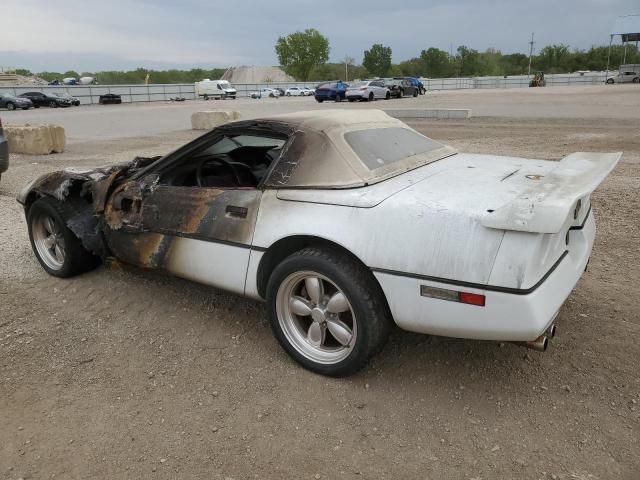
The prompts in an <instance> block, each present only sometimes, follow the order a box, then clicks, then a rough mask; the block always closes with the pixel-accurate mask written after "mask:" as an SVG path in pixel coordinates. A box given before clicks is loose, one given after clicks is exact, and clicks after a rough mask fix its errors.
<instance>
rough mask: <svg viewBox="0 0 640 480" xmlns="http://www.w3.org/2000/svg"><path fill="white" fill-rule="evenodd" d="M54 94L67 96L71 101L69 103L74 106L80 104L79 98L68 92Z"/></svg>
mask: <svg viewBox="0 0 640 480" xmlns="http://www.w3.org/2000/svg"><path fill="white" fill-rule="evenodd" d="M54 95H57V96H58V97H62V98H68V99H69V100H70V101H71V105H74V106H76V107H77V106H79V105H80V99H79V98H76V97H72V96H71V95H69V94H68V93H66V92H65V93H54Z"/></svg>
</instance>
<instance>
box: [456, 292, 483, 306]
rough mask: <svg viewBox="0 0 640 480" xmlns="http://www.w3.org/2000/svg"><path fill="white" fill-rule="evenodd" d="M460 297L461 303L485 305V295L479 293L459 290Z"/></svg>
mask: <svg viewBox="0 0 640 480" xmlns="http://www.w3.org/2000/svg"><path fill="white" fill-rule="evenodd" d="M458 299H459V300H460V303H466V304H468V305H477V306H478V307H484V302H485V296H484V295H479V294H477V293H468V292H458Z"/></svg>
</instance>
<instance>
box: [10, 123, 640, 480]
mask: <svg viewBox="0 0 640 480" xmlns="http://www.w3.org/2000/svg"><path fill="white" fill-rule="evenodd" d="M418 127H419V128H420V129H421V130H422V131H424V132H426V133H427V134H429V135H430V136H432V137H434V138H436V139H439V140H443V141H446V142H448V143H450V144H452V145H454V146H456V147H458V148H459V149H461V150H465V151H471V152H490V153H499V154H509V155H521V156H531V157H535V158H544V159H559V158H560V157H562V156H563V155H565V154H567V153H570V152H572V151H579V150H593V151H618V150H624V152H625V154H624V157H623V160H622V161H621V163H620V164H619V165H618V167H617V168H616V170H615V171H614V172H613V173H612V175H611V176H610V177H609V178H608V179H607V180H606V181H605V183H604V184H603V185H602V186H601V187H600V188H599V190H598V191H597V192H596V193H595V194H594V196H593V197H592V198H593V206H594V210H595V213H596V216H597V220H598V222H599V223H598V228H599V230H598V237H597V241H596V246H595V250H594V253H593V256H592V259H591V263H590V266H589V271H588V272H587V273H585V275H584V276H583V279H582V280H581V282H580V283H579V285H578V288H577V289H576V290H575V291H574V293H573V294H572V295H571V297H570V298H569V300H568V302H567V303H566V304H565V306H564V307H563V309H562V310H561V314H560V316H559V320H558V328H559V336H558V337H556V339H554V340H553V342H552V346H551V348H550V349H549V350H548V351H547V352H546V353H543V354H541V353H537V352H532V351H527V350H525V349H523V348H521V347H517V346H515V345H512V344H498V343H493V342H477V341H466V340H457V339H448V338H438V337H428V336H422V335H415V334H410V333H406V332H401V331H396V332H394V334H393V335H392V338H391V341H390V342H389V344H388V346H387V347H386V348H385V350H384V351H383V352H382V354H380V355H379V356H378V357H376V358H375V359H374V361H373V362H372V363H371V365H370V367H369V368H368V369H366V370H364V371H363V372H361V373H360V374H358V375H356V376H354V377H352V378H348V379H342V380H333V379H327V378H323V377H319V376H317V375H314V374H311V373H308V372H306V371H304V370H303V369H301V368H299V367H298V366H297V365H295V364H294V363H293V362H292V361H291V360H290V359H289V358H288V357H287V356H286V355H285V354H284V353H283V352H282V351H281V349H280V348H279V346H278V345H277V343H276V341H275V340H274V339H273V337H272V336H271V333H270V330H269V328H268V325H267V323H266V320H265V318H266V314H265V310H264V308H263V305H262V304H260V303H255V302H251V301H247V300H244V299H241V298H239V297H236V296H232V295H229V294H226V293H223V292H221V291H216V290H211V289H208V288H204V287H201V286H199V285H195V284H193V283H189V282H186V281H183V280H179V279H173V278H168V277H165V276H162V275H159V274H156V273H153V272H145V271H140V270H136V269H133V268H121V267H117V268H115V267H110V268H107V267H101V268H99V269H98V270H96V271H94V272H92V273H89V274H86V275H83V276H81V277H78V278H75V279H71V280H57V279H54V278H52V277H48V276H47V275H46V274H45V273H44V271H42V269H41V268H39V266H38V265H37V264H36V261H35V259H34V257H33V255H32V254H31V251H30V247H29V244H28V239H27V235H26V226H25V223H24V220H23V215H22V212H21V210H20V208H19V206H18V205H17V204H16V202H15V201H14V197H15V194H16V193H17V190H18V189H19V188H20V187H21V186H22V185H23V184H24V183H25V182H26V181H28V180H29V179H31V178H33V177H34V176H36V175H37V174H39V173H42V172H46V171H50V170H54V169H57V168H60V167H62V166H66V165H76V166H83V165H87V166H89V165H95V164H96V163H98V164H101V163H105V162H114V161H118V160H122V159H127V158H131V157H132V156H134V155H136V154H155V153H162V152H165V151H166V150H168V149H170V148H173V147H175V146H177V145H180V144H181V143H183V142H185V141H187V140H188V139H190V138H193V137H194V134H193V133H192V132H188V131H181V132H174V133H171V134H167V135H162V136H156V137H153V136H150V137H142V138H135V139H126V140H121V141H118V142H106V141H99V140H95V141H91V142H84V143H80V142H78V143H72V144H71V145H70V147H69V149H68V152H67V153H65V154H62V155H55V156H49V157H28V156H13V157H12V167H11V170H9V172H7V174H6V175H4V176H3V178H2V183H1V184H0V435H1V437H0V438H1V440H2V441H1V442H0V478H2V479H4V478H6V479H17V478H20V477H22V478H54V477H55V478H74V479H75V478H77V479H86V478H110V479H111V478H158V479H163V478H167V479H169V478H207V479H226V478H234V479H245V478H247V479H251V478H258V479H272V478H273V479H283V478H296V479H298V478H300V479H304V478H308V479H319V478H327V479H334V478H337V479H340V478H370V479H381V478H389V479H404V478H430V479H448V478H452V479H453V478H455V479H458V478H466V479H495V478H522V479H584V480H586V479H636V478H638V472H640V455H639V453H640V379H639V372H640V368H639V367H640V314H639V312H640V309H639V308H638V306H637V304H636V300H637V299H638V298H639V294H640V287H639V285H640V265H639V261H638V258H639V255H638V253H639V251H638V245H639V243H638V237H639V230H638V227H639V225H640V220H639V217H638V214H637V212H638V211H639V209H640V196H639V194H638V190H639V187H640V173H639V167H640V135H639V133H638V122H637V120H636V121H634V122H630V121H628V120H608V121H606V122H605V121H602V120H599V119H597V118H593V119H582V120H580V119H555V120H535V119H517V118H474V119H472V120H469V121H459V122H454V121H438V122H428V123H422V124H420V125H418ZM107 151H108V152H109V153H108V154H106V153H105V152H107ZM514 314H517V312H514Z"/></svg>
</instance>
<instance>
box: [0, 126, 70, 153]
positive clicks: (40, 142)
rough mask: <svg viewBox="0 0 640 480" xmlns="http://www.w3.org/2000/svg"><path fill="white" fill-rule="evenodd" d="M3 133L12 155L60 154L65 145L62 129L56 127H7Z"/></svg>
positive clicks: (65, 140)
mask: <svg viewBox="0 0 640 480" xmlns="http://www.w3.org/2000/svg"><path fill="white" fill-rule="evenodd" d="M4 133H5V136H6V137H7V141H8V142H9V151H10V152H12V153H26V154H29V155H48V154H50V153H62V152H64V148H65V146H66V143H67V139H66V135H65V132H64V128H63V127H61V126H58V125H29V124H26V125H7V126H6V127H5V128H4Z"/></svg>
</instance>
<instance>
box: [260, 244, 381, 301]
mask: <svg viewBox="0 0 640 480" xmlns="http://www.w3.org/2000/svg"><path fill="white" fill-rule="evenodd" d="M307 247H320V248H322V247H324V248H328V249H332V250H338V251H340V252H342V253H344V254H346V255H348V256H350V257H351V258H353V259H354V260H356V261H357V262H358V263H360V264H362V265H363V266H364V267H365V268H367V270H368V267H367V266H366V265H365V264H364V262H363V261H362V260H360V259H359V258H358V257H357V256H356V255H354V254H353V253H352V252H350V251H349V250H347V249H346V248H345V247H343V246H342V245H339V244H337V243H335V242H332V241H330V240H326V239H324V238H320V237H313V236H307V235H295V236H291V237H286V238H282V239H280V240H278V241H277V242H276V243H274V244H273V245H271V246H270V247H269V248H268V249H267V251H266V252H265V254H264V255H263V256H262V259H261V260H260V265H259V266H258V274H257V279H256V284H257V287H258V293H259V294H260V296H261V297H262V298H266V293H267V283H268V282H269V278H270V277H271V273H272V272H273V270H274V269H275V268H276V266H277V265H278V264H279V263H280V262H282V260H284V259H285V258H287V257H288V256H289V255H291V254H292V253H295V252H297V251H298V250H302V249H303V248H307ZM371 276H372V277H373V278H374V280H375V282H376V284H378V281H377V279H375V276H373V274H371ZM378 286H379V284H378ZM380 292H381V293H382V287H380ZM383 296H384V295H383ZM385 302H386V299H385Z"/></svg>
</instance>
